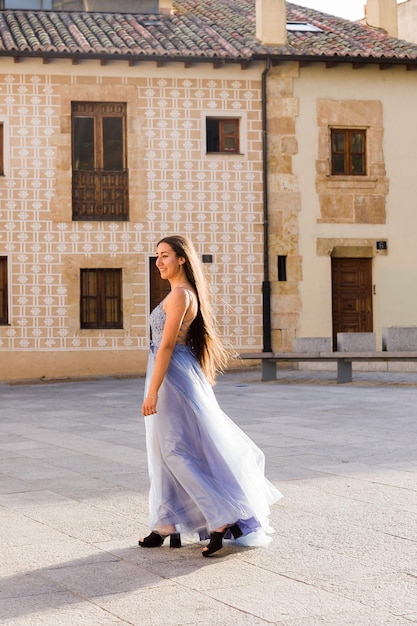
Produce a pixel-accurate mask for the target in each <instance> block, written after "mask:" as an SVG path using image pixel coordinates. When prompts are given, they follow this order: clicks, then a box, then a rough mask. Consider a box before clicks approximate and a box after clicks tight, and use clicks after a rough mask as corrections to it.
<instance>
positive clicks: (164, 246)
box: [156, 242, 184, 280]
mask: <svg viewBox="0 0 417 626" xmlns="http://www.w3.org/2000/svg"><path fill="white" fill-rule="evenodd" d="M156 256H157V259H156V267H157V268H158V269H159V272H160V274H161V278H165V279H167V280H173V279H175V278H176V277H177V276H178V275H179V274H180V272H181V265H183V264H184V258H183V257H178V256H177V255H176V253H175V251H174V250H173V249H172V248H171V246H170V245H169V244H168V243H165V242H162V243H160V244H159V245H158V247H157V249H156Z"/></svg>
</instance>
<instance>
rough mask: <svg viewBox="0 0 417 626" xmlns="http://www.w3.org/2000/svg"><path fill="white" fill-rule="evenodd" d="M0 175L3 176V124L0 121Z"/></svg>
mask: <svg viewBox="0 0 417 626" xmlns="http://www.w3.org/2000/svg"><path fill="white" fill-rule="evenodd" d="M0 176H4V124H3V122H0Z"/></svg>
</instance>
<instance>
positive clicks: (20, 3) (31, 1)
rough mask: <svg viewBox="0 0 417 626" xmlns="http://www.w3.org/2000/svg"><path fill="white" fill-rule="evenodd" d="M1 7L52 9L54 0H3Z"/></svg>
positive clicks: (0, 2)
mask: <svg viewBox="0 0 417 626" xmlns="http://www.w3.org/2000/svg"><path fill="white" fill-rule="evenodd" d="M0 8H1V9H29V10H32V11H36V10H39V9H44V10H48V9H52V0H1V1H0Z"/></svg>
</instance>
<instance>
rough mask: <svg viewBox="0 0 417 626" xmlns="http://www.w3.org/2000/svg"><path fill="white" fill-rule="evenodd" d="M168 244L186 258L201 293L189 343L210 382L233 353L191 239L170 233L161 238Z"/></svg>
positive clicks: (189, 277) (190, 276) (190, 278)
mask: <svg viewBox="0 0 417 626" xmlns="http://www.w3.org/2000/svg"><path fill="white" fill-rule="evenodd" d="M160 243H166V244H168V245H169V246H171V248H172V249H173V250H174V252H175V254H176V255H177V257H182V258H184V259H185V263H184V265H183V267H184V270H185V274H186V277H187V280H188V282H189V283H190V284H191V285H192V286H193V288H194V289H195V291H196V293H197V300H198V312H197V316H196V318H195V320H194V321H193V322H192V324H191V326H190V329H189V332H188V337H187V344H188V345H189V346H190V347H191V348H192V350H193V352H194V354H195V355H196V357H197V359H198V361H199V363H200V365H201V368H202V370H203V372H204V374H205V375H206V377H207V379H208V381H209V382H210V383H211V384H213V383H214V380H215V378H216V373H217V372H221V371H223V370H224V368H225V367H226V365H227V362H228V360H229V355H228V353H227V351H226V349H225V348H224V346H223V343H222V341H221V339H220V336H219V334H218V332H217V329H216V320H215V317H214V314H213V309H212V306H211V302H210V292H209V286H208V283H207V280H206V278H205V276H204V272H203V268H202V265H201V262H200V259H199V258H198V255H197V252H196V251H195V248H194V246H193V244H192V243H191V241H190V240H189V239H187V238H186V237H183V236H182V235H170V236H168V237H163V239H161V240H160V241H158V244H157V246H159V244H160Z"/></svg>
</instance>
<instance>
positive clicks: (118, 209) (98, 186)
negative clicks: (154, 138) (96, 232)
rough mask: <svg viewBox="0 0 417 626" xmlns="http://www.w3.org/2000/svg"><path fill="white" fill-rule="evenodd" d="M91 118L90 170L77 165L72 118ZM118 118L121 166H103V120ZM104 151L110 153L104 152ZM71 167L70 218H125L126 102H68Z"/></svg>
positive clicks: (127, 180) (126, 213)
mask: <svg viewBox="0 0 417 626" xmlns="http://www.w3.org/2000/svg"><path fill="white" fill-rule="evenodd" d="M82 118H89V119H93V128H92V134H93V140H92V154H91V161H92V166H91V167H92V169H87V168H84V167H77V165H76V155H77V152H76V151H77V147H78V146H79V145H80V144H79V143H78V142H77V141H76V137H75V134H76V122H75V120H78V119H82ZM108 118H117V119H121V127H120V128H121V137H120V138H119V141H120V142H121V144H122V145H121V165H122V168H121V169H116V168H113V169H104V165H105V158H106V151H105V139H104V135H105V133H104V128H103V121H104V119H108ZM107 154H109V153H108V152H107ZM71 170H72V219H73V221H128V220H129V175H128V174H129V170H128V167H127V103H126V102H90V101H72V102H71Z"/></svg>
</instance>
